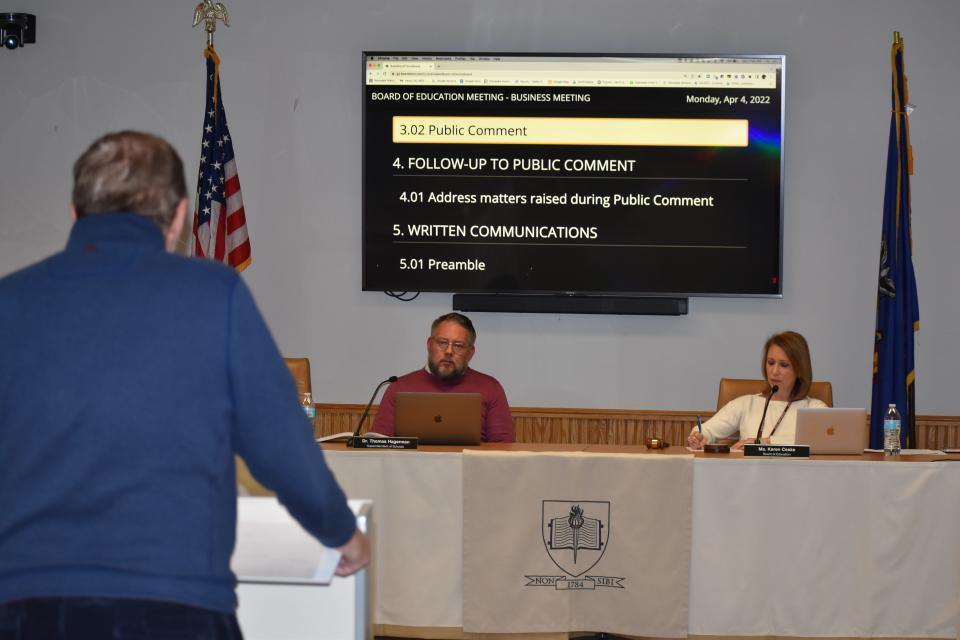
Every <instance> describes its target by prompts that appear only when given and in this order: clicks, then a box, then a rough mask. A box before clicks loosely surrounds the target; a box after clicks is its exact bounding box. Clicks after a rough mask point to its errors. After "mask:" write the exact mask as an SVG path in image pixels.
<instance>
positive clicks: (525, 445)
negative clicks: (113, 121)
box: [320, 442, 960, 462]
mask: <svg viewBox="0 0 960 640" xmlns="http://www.w3.org/2000/svg"><path fill="white" fill-rule="evenodd" d="M320 446H321V448H323V450H324V451H354V452H356V453H358V454H366V453H372V452H379V453H383V452H384V451H396V452H397V453H402V454H409V453H413V451H411V450H392V449H353V448H352V447H348V446H347V445H346V443H343V442H325V443H323V444H322V445H320ZM416 451H420V452H426V453H461V452H463V451H518V452H527V453H578V452H582V453H601V454H618V453H620V454H622V453H626V454H630V453H642V454H646V455H663V456H677V455H692V456H694V457H695V458H707V459H719V460H743V459H745V458H744V456H743V453H737V452H734V453H704V452H703V451H691V450H690V449H687V448H686V447H682V446H671V447H667V448H666V449H648V448H647V447H643V446H627V445H615V444H553V443H538V442H485V443H483V444H481V445H478V446H462V445H458V446H438V445H423V446H421V447H419V448H418V449H416ZM749 459H755V458H749ZM809 459H810V460H863V461H875V462H876V461H884V462H944V461H960V454H956V453H953V454H943V455H937V454H905V455H899V456H893V457H889V458H888V457H885V456H884V455H883V454H882V453H862V454H860V455H850V456H846V455H843V456H841V455H813V456H810V458H809Z"/></svg>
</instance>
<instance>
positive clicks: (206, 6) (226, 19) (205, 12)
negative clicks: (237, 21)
mask: <svg viewBox="0 0 960 640" xmlns="http://www.w3.org/2000/svg"><path fill="white" fill-rule="evenodd" d="M201 20H203V21H205V22H206V25H205V27H206V31H207V42H208V43H209V44H211V45H212V44H213V32H214V31H216V30H217V20H223V24H225V25H226V26H228V27H229V26H230V15H229V14H228V13H227V8H226V7H225V6H223V3H222V2H213V0H203V2H201V3H200V4H198V5H197V8H196V9H194V10H193V26H197V25H198V24H200V21H201Z"/></svg>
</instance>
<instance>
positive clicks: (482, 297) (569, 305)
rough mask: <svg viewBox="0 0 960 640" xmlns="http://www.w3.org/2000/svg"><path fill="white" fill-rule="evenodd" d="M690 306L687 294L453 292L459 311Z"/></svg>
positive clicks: (655, 310)
mask: <svg viewBox="0 0 960 640" xmlns="http://www.w3.org/2000/svg"><path fill="white" fill-rule="evenodd" d="M688 306H689V299H688V298H658V297H631V296H580V295H570V296H564V295H551V294H543V295H536V294H512V293H455V294H453V308H454V309H456V310H457V311H500V312H509V313H592V314H607V315H642V316H683V315H687V310H688Z"/></svg>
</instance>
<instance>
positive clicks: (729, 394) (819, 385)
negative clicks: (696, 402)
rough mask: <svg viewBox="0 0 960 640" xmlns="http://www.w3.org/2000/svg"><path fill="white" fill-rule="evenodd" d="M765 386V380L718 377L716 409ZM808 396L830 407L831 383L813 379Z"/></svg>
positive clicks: (761, 389)
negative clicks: (718, 387)
mask: <svg viewBox="0 0 960 640" xmlns="http://www.w3.org/2000/svg"><path fill="white" fill-rule="evenodd" d="M766 386H767V382H766V380H748V379H744V378H720V392H719V393H718V394H717V410H719V409H720V408H722V407H723V405H725V404H727V403H728V402H730V401H731V400H733V399H734V398H739V397H740V396H746V395H750V394H754V393H760V392H761V391H763V390H764V389H765V388H766ZM809 396H810V397H811V398H816V399H817V400H822V401H823V402H824V404H826V405H827V406H828V407H832V406H833V385H832V384H830V383H829V382H827V381H825V380H819V381H818V380H815V381H813V382H811V383H810V391H809Z"/></svg>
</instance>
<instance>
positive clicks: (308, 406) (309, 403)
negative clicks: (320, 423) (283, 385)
mask: <svg viewBox="0 0 960 640" xmlns="http://www.w3.org/2000/svg"><path fill="white" fill-rule="evenodd" d="M300 406H302V407H303V412H304V413H306V414H307V419H309V420H310V424H314V423H315V422H316V421H317V405H315V404H313V394H312V393H310V392H309V391H304V392H303V398H301V399H300Z"/></svg>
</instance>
